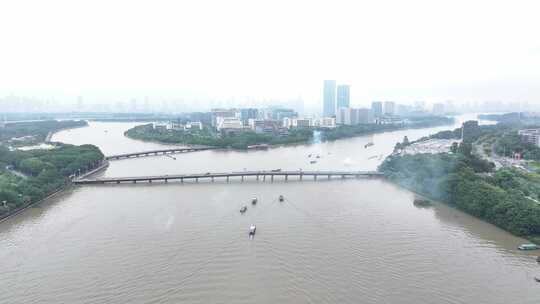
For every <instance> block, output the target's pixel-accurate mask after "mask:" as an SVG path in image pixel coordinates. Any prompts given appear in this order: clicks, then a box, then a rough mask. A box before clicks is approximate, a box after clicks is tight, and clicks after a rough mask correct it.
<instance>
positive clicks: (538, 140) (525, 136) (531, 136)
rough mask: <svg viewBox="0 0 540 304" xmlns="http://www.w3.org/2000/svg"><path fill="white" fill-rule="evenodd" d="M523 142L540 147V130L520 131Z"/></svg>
mask: <svg viewBox="0 0 540 304" xmlns="http://www.w3.org/2000/svg"><path fill="white" fill-rule="evenodd" d="M518 134H519V136H520V137H521V140H522V141H524V142H526V143H530V144H533V145H536V146H537V147H540V129H525V130H519V131H518Z"/></svg>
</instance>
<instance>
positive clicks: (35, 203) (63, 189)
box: [0, 160, 109, 223]
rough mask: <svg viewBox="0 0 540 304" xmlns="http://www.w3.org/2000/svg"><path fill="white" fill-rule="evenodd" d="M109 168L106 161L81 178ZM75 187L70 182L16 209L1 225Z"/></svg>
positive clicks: (7, 215)
mask: <svg viewBox="0 0 540 304" xmlns="http://www.w3.org/2000/svg"><path fill="white" fill-rule="evenodd" d="M108 166H109V161H107V160H105V161H104V162H103V163H102V164H101V165H100V166H99V167H97V168H95V169H92V170H90V171H88V172H86V173H83V174H82V175H81V176H80V177H79V178H86V177H88V176H90V175H92V174H95V173H97V172H99V171H102V170H104V169H105V168H107V167H108ZM73 187H75V185H74V184H73V183H71V181H68V182H67V183H66V184H65V185H64V186H62V187H60V188H58V189H56V190H54V191H53V192H51V193H49V194H48V195H47V196H45V197H44V198H42V199H40V200H38V201H36V202H33V203H30V204H28V205H26V206H24V207H22V208H19V209H16V210H15V211H13V212H10V213H7V214H6V215H3V216H0V223H2V222H3V221H5V220H7V219H9V218H10V217H12V216H15V215H18V214H19V213H21V212H23V211H24V210H26V209H28V208H30V207H33V206H35V205H37V204H40V203H43V202H45V201H47V200H49V199H51V198H53V197H55V196H56V195H58V194H60V193H62V192H64V191H66V190H68V189H71V188H73Z"/></svg>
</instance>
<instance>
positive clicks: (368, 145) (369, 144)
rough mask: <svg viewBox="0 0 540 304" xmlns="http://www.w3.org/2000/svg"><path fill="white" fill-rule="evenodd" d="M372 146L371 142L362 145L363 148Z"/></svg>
mask: <svg viewBox="0 0 540 304" xmlns="http://www.w3.org/2000/svg"><path fill="white" fill-rule="evenodd" d="M373 145H374V143H373V142H368V143H367V144H365V145H364V148H367V147H371V146H373Z"/></svg>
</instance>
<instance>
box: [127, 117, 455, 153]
mask: <svg viewBox="0 0 540 304" xmlns="http://www.w3.org/2000/svg"><path fill="white" fill-rule="evenodd" d="M453 122H454V120H453V118H449V117H444V116H427V117H415V118H410V119H408V120H407V122H406V123H397V124H391V123H389V124H359V125H350V126H349V125H340V126H338V127H336V128H307V127H306V128H291V129H289V130H287V131H286V132H273V133H256V132H254V131H252V130H244V131H242V132H235V133H232V134H224V133H221V132H218V131H216V130H215V129H213V128H210V127H204V128H203V129H202V130H199V129H191V130H172V129H164V128H155V127H154V125H153V124H145V125H140V126H136V127H133V128H131V129H129V130H127V131H126V132H125V135H126V136H127V137H130V138H132V139H138V140H145V141H156V142H160V143H169V144H172V143H174V144H185V145H204V146H211V147H219V148H233V149H246V148H248V147H249V146H252V145H260V144H267V145H287V144H306V143H311V142H313V138H314V132H317V133H318V134H320V139H321V140H323V141H330V140H336V139H341V138H350V137H356V136H362V135H366V134H373V133H380V132H385V131H395V130H400V129H407V128H425V127H432V126H439V125H447V124H451V123H453Z"/></svg>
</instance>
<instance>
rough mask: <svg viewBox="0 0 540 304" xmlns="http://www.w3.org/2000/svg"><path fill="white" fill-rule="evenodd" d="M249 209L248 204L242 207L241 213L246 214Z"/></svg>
mask: <svg viewBox="0 0 540 304" xmlns="http://www.w3.org/2000/svg"><path fill="white" fill-rule="evenodd" d="M246 211H247V206H244V207H242V208H240V213H242V214H244V212H246Z"/></svg>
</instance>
